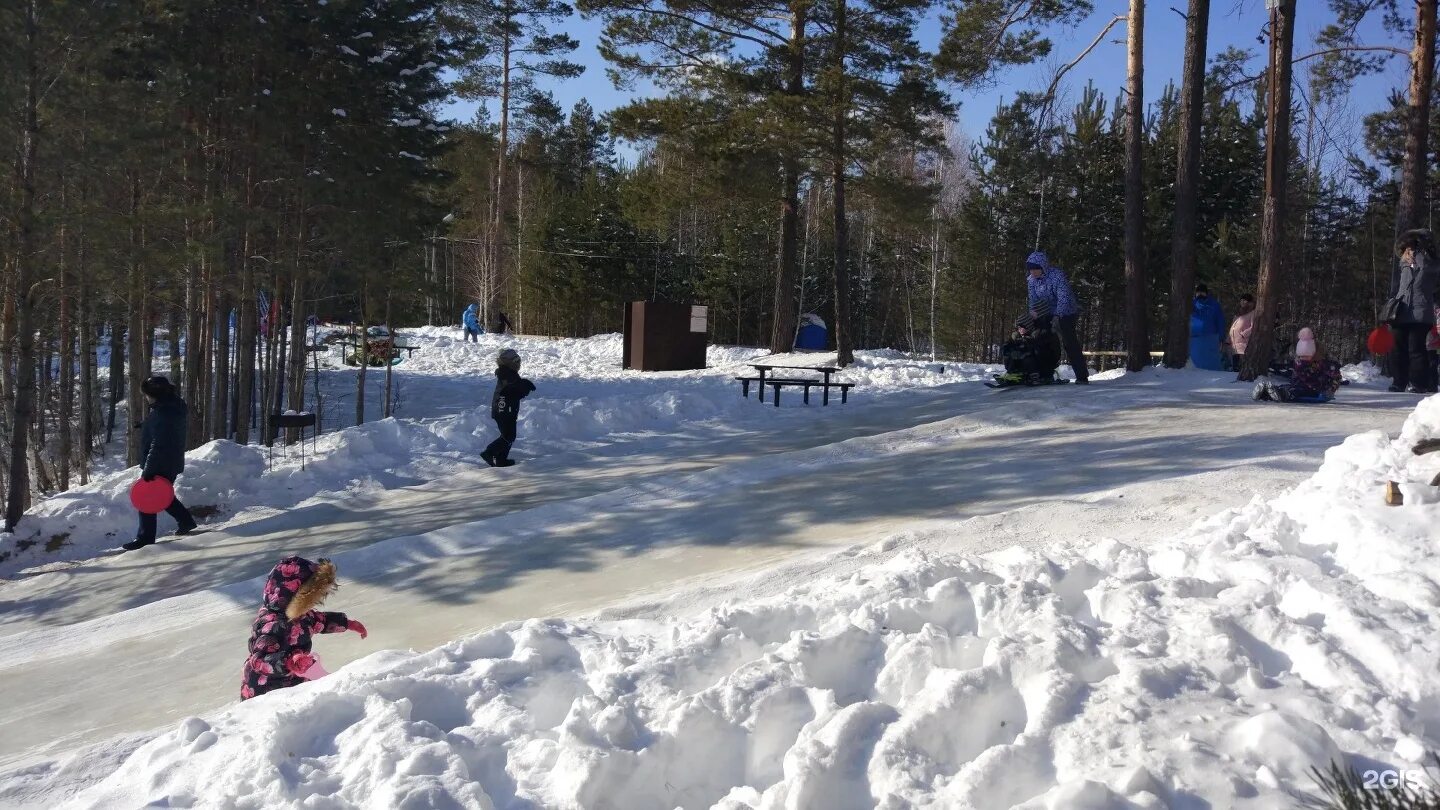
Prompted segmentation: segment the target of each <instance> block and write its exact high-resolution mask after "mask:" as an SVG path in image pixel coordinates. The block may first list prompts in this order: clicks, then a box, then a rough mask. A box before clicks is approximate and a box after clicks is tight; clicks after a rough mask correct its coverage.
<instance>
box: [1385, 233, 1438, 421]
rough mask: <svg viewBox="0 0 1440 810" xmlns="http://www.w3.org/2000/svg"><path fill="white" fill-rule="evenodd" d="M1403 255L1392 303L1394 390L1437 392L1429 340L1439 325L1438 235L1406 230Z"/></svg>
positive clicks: (1401, 248)
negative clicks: (1397, 287)
mask: <svg viewBox="0 0 1440 810" xmlns="http://www.w3.org/2000/svg"><path fill="white" fill-rule="evenodd" d="M1395 253H1396V255H1398V256H1399V257H1400V288H1399V291H1398V292H1397V293H1396V295H1395V297H1394V298H1393V299H1391V301H1390V304H1389V306H1391V307H1393V308H1394V310H1393V315H1394V319H1393V323H1392V324H1391V326H1392V327H1393V328H1394V330H1395V351H1394V352H1393V353H1392V354H1391V355H1390V357H1391V365H1392V366H1393V367H1394V384H1393V385H1391V386H1390V390H1391V391H1397V392H1398V391H1409V392H1410V393H1412V394H1433V393H1435V389H1436V380H1435V368H1434V366H1433V365H1432V363H1431V362H1430V353H1429V351H1428V350H1427V349H1426V348H1425V340H1426V337H1427V336H1428V334H1429V332H1430V330H1431V329H1432V328H1434V326H1435V307H1436V298H1437V293H1440V259H1437V255H1436V250H1435V237H1434V236H1433V235H1432V234H1431V233H1430V231H1428V230H1425V229H1423V228H1419V229H1416V230H1413V231H1406V232H1405V233H1404V234H1403V235H1401V237H1400V240H1399V241H1398V242H1396V243H1395Z"/></svg>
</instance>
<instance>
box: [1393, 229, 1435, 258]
mask: <svg viewBox="0 0 1440 810" xmlns="http://www.w3.org/2000/svg"><path fill="white" fill-rule="evenodd" d="M1407 247H1413V248H1418V249H1419V250H1421V251H1424V253H1425V255H1427V256H1429V257H1430V259H1431V260H1432V261H1433V260H1435V259H1437V258H1440V254H1437V252H1436V250H1435V235H1434V234H1433V233H1431V232H1430V229H1428V228H1415V229H1414V230H1409V231H1406V232H1405V233H1402V234H1400V238H1399V239H1396V240H1395V256H1396V258H1399V257H1400V255H1401V254H1402V253H1404V252H1405V248H1407Z"/></svg>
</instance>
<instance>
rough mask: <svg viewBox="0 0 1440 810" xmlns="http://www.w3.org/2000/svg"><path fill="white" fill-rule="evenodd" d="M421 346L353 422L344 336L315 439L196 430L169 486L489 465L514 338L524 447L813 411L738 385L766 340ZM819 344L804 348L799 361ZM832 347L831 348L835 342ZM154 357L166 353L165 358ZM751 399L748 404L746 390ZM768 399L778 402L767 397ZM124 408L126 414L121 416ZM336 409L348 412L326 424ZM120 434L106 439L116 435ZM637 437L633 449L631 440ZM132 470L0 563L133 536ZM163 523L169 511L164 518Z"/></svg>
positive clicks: (906, 372)
mask: <svg viewBox="0 0 1440 810" xmlns="http://www.w3.org/2000/svg"><path fill="white" fill-rule="evenodd" d="M402 334H403V336H404V339H405V340H406V341H407V342H409V343H412V344H414V345H418V346H420V347H421V348H420V350H419V351H416V352H415V353H414V354H413V355H412V356H411V357H409V358H408V359H407V360H405V361H404V362H403V363H401V364H400V365H399V366H396V367H395V369H394V371H393V375H394V379H393V380H392V386H393V389H394V396H395V399H396V402H397V410H396V415H397V417H398V418H392V419H380V418H379V417H380V415H381V413H382V412H383V411H382V401H383V395H384V385H385V382H384V380H385V372H384V369H374V368H372V369H368V370H367V373H366V375H365V376H366V379H365V384H366V385H365V391H366V413H367V422H366V423H365V424H364V425H361V426H359V427H353V423H354V418H355V397H356V390H357V385H356V378H357V373H356V369H353V368H349V367H346V366H344V365H343V364H342V363H341V358H342V357H343V353H344V352H345V351H347V350H346V349H344V348H343V347H341V346H335V347H332V349H331V350H330V352H329V353H328V354H326V355H324V359H323V361H322V362H323V366H322V369H321V374H320V378H321V380H320V383H321V392H322V398H323V400H324V404H323V406H322V409H321V414H322V417H323V421H322V429H323V430H326V431H327V432H326V433H324V434H323V435H322V436H321V437H320V438H319V440H318V441H317V442H315V445H314V448H313V452H312V450H311V447H310V443H308V442H307V443H306V445H307V446H306V458H305V464H304V465H303V469H302V464H301V460H302V459H301V455H300V448H299V447H291V448H289V450H288V451H287V450H285V449H283V448H279V447H277V448H276V450H275V454H274V458H273V460H272V458H271V456H272V454H271V452H270V451H269V450H267V448H265V447H263V446H261V445H258V444H253V445H250V446H242V445H238V444H235V443H234V442H228V441H215V442H210V443H209V444H206V445H204V446H202V447H200V448H198V449H197V450H195V451H193V452H191V453H190V454H189V455H188V460H187V468H186V472H185V474H184V476H183V477H181V479H180V481H179V484H178V486H177V492H178V495H179V497H180V499H181V500H182V501H184V502H185V503H186V504H187V505H189V506H191V507H192V508H194V507H199V508H200V512H201V514H202V515H210V514H215V515H218V516H219V517H222V518H238V519H242V520H243V519H248V518H251V517H254V516H257V515H261V514H265V513H266V511H267V510H269V511H273V510H276V509H286V508H290V507H293V506H295V505H297V504H301V503H303V502H305V501H306V500H307V499H310V498H314V497H315V496H333V495H336V494H344V493H355V492H360V491H365V490H371V491H373V490H377V489H387V488H393V487H395V486H403V485H405V484H414V483H418V482H421V481H433V480H436V479H440V478H443V477H446V476H450V475H453V474H455V472H456V470H463V469H468V468H473V467H474V466H476V465H483V462H481V461H480V460H479V453H480V451H481V450H483V449H484V448H485V446H486V445H487V444H489V443H490V441H491V440H493V439H494V438H495V435H496V434H495V429H494V426H493V423H492V422H491V420H490V410H489V408H490V394H491V391H492V389H493V388H494V372H495V356H496V354H497V353H498V352H499V351H500V349H502V348H506V347H513V348H515V349H517V350H518V351H519V352H520V353H521V355H522V357H523V358H524V361H525V362H524V369H523V370H524V374H525V375H526V376H527V377H530V378H531V379H533V380H534V381H535V383H536V385H537V387H538V390H537V391H536V393H535V394H534V395H533V396H531V397H530V398H529V399H527V400H526V402H525V406H524V407H523V408H522V409H521V419H520V437H521V441H520V443H519V444H518V445H517V449H516V455H517V457H519V458H521V459H523V458H525V457H526V456H536V455H544V454H551V453H555V452H561V451H565V450H574V449H581V448H587V447H594V446H597V445H599V444H604V443H612V442H615V441H617V440H625V441H627V445H628V446H631V447H640V448H645V449H653V448H657V447H663V446H664V445H665V444H667V443H668V442H670V441H671V440H672V437H673V434H674V433H675V432H677V431H678V430H679V429H681V427H682V426H684V427H687V428H691V429H700V427H701V426H709V427H710V428H711V429H712V430H715V431H724V430H736V429H763V428H777V429H780V430H784V429H785V426H786V425H790V424H795V423H797V422H804V421H806V420H809V419H811V418H813V417H812V416H807V415H805V414H803V413H802V414H797V413H793V411H795V410H802V409H804V408H805V406H804V405H801V404H800V400H799V397H798V396H794V397H791V398H790V399H789V400H786V399H783V398H782V407H781V408H779V410H780V411H781V412H782V413H778V414H777V413H770V412H766V411H763V410H762V409H760V408H758V407H756V399H755V398H754V397H753V396H752V397H751V398H750V399H748V400H745V399H741V398H740V397H739V396H738V395H737V394H738V391H739V385H738V383H736V382H735V381H734V379H733V378H734V377H735V376H736V375H738V374H741V373H753V371H752V370H751V369H750V367H749V366H748V365H746V363H747V362H748V361H751V360H754V359H755V358H758V357H761V356H764V355H768V352H764V351H760V350H757V349H743V348H724V347H712V348H711V349H710V351H709V355H708V358H707V364H708V365H709V368H708V369H706V370H704V371H701V372H673V373H660V374H655V373H650V374H647V373H642V372H636V371H626V370H624V369H622V368H621V363H620V355H621V340H620V336H619V335H604V336H599V337H595V338H590V339H587V340H568V339H567V340H549V339H544V338H529V337H513V336H498V335H485V336H482V337H481V339H480V343H478V344H467V343H465V342H464V340H463V339H462V338H461V335H460V333H459V330H458V329H455V328H447V327H421V328H418V329H413V330H403V331H402ZM823 359H825V358H824V356H823V355H822V356H815V355H807V356H806V357H805V358H804V360H805V361H806V362H816V361H818V360H823ZM830 359H831V360H832V361H833V359H834V358H833V355H831V356H830ZM159 365H160V366H161V367H163V366H165V365H166V363H165V362H163V356H162V362H160V363H159ZM991 371H993V367H987V366H977V365H973V364H954V363H930V362H926V361H920V360H909V359H906V358H905V357H904V356H903V355H900V354H899V353H897V352H889V351H880V352H860V353H859V356H858V357H857V363H856V364H855V365H854V366H853V367H851V368H849V369H846V370H845V371H843V372H842V373H840V374H839V375H837V380H839V381H846V382H854V383H857V385H858V386H859V387H858V388H857V389H856V391H855V392H854V394H853V396H854V402H853V403H852V405H850V406H847V407H850V408H851V409H853V410H865V409H867V408H873V407H875V406H876V405H877V404H883V403H885V402H886V401H887V399H889V398H890V397H891V395H893V394H895V393H896V392H900V391H904V390H907V389H916V388H931V387H936V386H946V385H952V384H954V383H958V382H974V381H976V380H979V379H988V378H989V374H990V373H991ZM747 404H748V405H749V406H750V407H749V408H746V407H745V405H747ZM770 410H771V411H774V410H776V409H775V408H773V407H772V408H771V409H770ZM123 419H124V418H123V417H121V421H122V423H123ZM336 424H343V425H347V426H350V427H348V428H347V429H341V430H335V429H334V426H335V425H336ZM122 445H123V440H121V441H119V442H117V443H116V446H122ZM637 452H638V450H637ZM135 478H136V472H135V470H133V469H131V470H113V471H110V472H108V473H102V474H100V475H98V476H97V478H96V479H95V480H94V481H93V482H92V483H91V484H89V485H88V486H84V487H78V488H75V489H73V490H71V491H69V492H66V493H63V494H61V495H58V496H56V497H52V498H49V499H46V500H44V501H42V502H40V503H39V504H37V505H36V506H35V508H34V509H32V510H31V512H30V513H29V514H27V516H26V519H25V521H24V522H23V523H22V524H21V526H20V530H19V533H18V535H17V536H16V537H14V538H13V542H11V541H12V538H10V537H9V536H8V535H7V536H0V537H3V539H0V577H6V576H13V575H14V574H15V573H16V572H19V571H22V570H25V569H27V568H31V567H33V566H36V565H43V564H46V563H53V562H64V561H68V560H83V559H87V558H89V557H92V556H94V555H95V554H96V553H98V552H100V551H103V550H105V549H113V548H116V547H118V546H119V545H120V544H121V543H124V542H126V541H128V540H130V539H132V538H133V536H134V532H135V526H134V511H133V509H132V508H131V507H130V503H129V500H128V491H129V487H130V485H131V484H132V483H134V481H135ZM161 520H162V528H163V525H164V521H165V520H166V519H165V518H162V519H161Z"/></svg>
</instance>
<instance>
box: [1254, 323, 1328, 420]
mask: <svg viewBox="0 0 1440 810" xmlns="http://www.w3.org/2000/svg"><path fill="white" fill-rule="evenodd" d="M1339 390H1340V364H1339V363H1336V362H1335V361H1334V360H1330V359H1327V358H1325V357H1323V356H1322V355H1321V354H1320V350H1319V349H1318V348H1317V347H1316V345H1315V333H1314V332H1311V331H1310V329H1309V327H1306V328H1305V329H1301V330H1300V334H1299V335H1298V336H1297V340H1296V341H1295V365H1294V366H1293V367H1292V368H1291V371H1290V382H1288V383H1276V382H1272V381H1271V380H1268V379H1267V380H1260V381H1259V382H1257V383H1255V391H1254V398H1255V399H1257V400H1265V401H1274V402H1296V401H1300V402H1329V401H1330V400H1332V399H1334V398H1335V392H1336V391H1339Z"/></svg>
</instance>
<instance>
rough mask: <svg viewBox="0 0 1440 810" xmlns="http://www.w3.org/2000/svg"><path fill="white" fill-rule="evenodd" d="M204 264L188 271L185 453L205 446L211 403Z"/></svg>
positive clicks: (186, 293) (192, 267) (186, 282)
mask: <svg viewBox="0 0 1440 810" xmlns="http://www.w3.org/2000/svg"><path fill="white" fill-rule="evenodd" d="M204 268H205V260H204V259H201V260H200V267H199V268H196V267H194V266H191V267H189V268H187V273H186V275H185V369H184V375H183V380H184V389H185V401H186V403H187V404H188V405H189V406H190V420H189V422H188V423H186V433H185V449H187V450H192V449H194V448H196V447H199V446H200V445H202V444H204V443H205V416H206V411H208V410H209V405H210V403H209V402H208V401H207V398H206V396H205V393H206V389H205V384H204V374H203V370H204V368H205V360H206V357H207V355H208V352H207V351H206V349H207V348H208V347H209V345H210V337H209V332H207V331H206V330H205V303H206V302H205V297H206V296H205V294H204V287H203V283H204V282H203V281H202V279H203V277H204V275H205V269H204Z"/></svg>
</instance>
